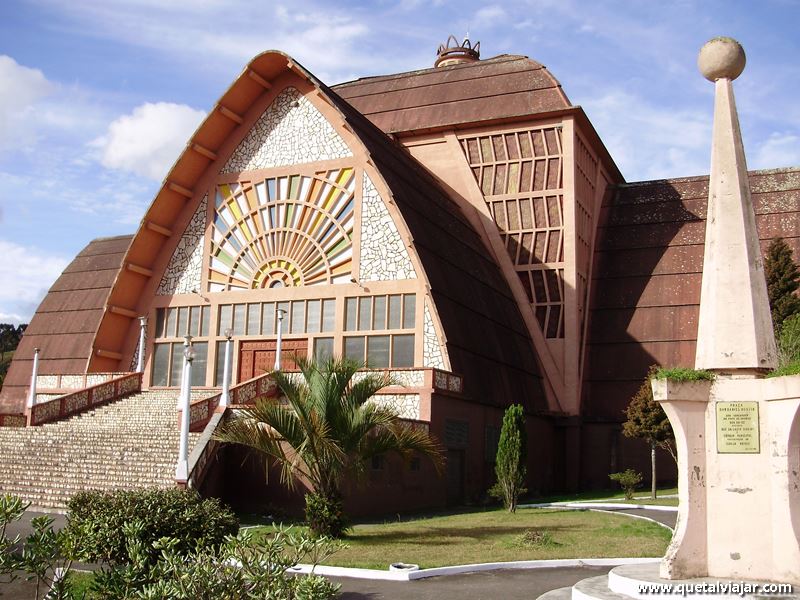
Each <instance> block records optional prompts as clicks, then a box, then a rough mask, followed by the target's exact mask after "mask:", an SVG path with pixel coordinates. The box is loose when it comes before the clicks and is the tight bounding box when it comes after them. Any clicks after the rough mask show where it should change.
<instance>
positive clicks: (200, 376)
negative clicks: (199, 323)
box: [192, 342, 208, 387]
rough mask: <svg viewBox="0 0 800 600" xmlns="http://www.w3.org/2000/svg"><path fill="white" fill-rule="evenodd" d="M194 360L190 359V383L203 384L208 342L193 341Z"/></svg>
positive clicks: (204, 381)
mask: <svg viewBox="0 0 800 600" xmlns="http://www.w3.org/2000/svg"><path fill="white" fill-rule="evenodd" d="M192 348H193V349H194V360H192V385H193V386H195V387H197V386H203V385H205V384H206V365H207V364H208V343H207V342H195V343H193V344H192Z"/></svg>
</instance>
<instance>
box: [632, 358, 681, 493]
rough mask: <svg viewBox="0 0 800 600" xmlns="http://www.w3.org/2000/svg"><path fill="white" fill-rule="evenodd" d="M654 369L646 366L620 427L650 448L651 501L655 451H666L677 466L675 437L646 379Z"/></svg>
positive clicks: (654, 476)
mask: <svg viewBox="0 0 800 600" xmlns="http://www.w3.org/2000/svg"><path fill="white" fill-rule="evenodd" d="M656 370H657V367H655V366H653V367H650V370H649V371H648V373H647V377H646V378H645V380H644V382H643V383H642V386H641V387H640V388H639V391H637V392H636V395H634V397H633V398H632V399H631V402H630V404H628V408H626V409H625V411H624V412H625V416H626V417H627V421H625V422H624V423H623V424H622V433H624V434H625V436H626V437H631V438H641V439H644V440H646V441H647V442H648V444H649V445H650V467H651V475H652V484H651V489H650V495H651V496H652V497H653V498H655V497H656V495H657V492H656V448H663V449H664V450H666V451H667V452H669V454H670V456H672V459H673V460H674V461H675V462H676V463H677V462H678V458H677V455H676V450H675V434H674V433H673V431H672V425H670V422H669V419H668V418H667V414H666V413H665V412H664V409H663V408H661V405H660V404H659V403H658V402H656V401H655V400H654V399H653V389H652V388H651V387H650V379H651V378H652V376H653V375H654V374H655V372H656Z"/></svg>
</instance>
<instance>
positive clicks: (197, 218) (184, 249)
mask: <svg viewBox="0 0 800 600" xmlns="http://www.w3.org/2000/svg"><path fill="white" fill-rule="evenodd" d="M207 205H208V194H206V195H205V196H204V197H203V200H202V201H201V202H200V206H198V207H197V210H196V211H195V213H194V216H193V217H192V220H191V221H190V222H189V226H188V227H187V228H186V231H185V232H184V234H183V237H181V241H180V242H178V247H177V248H175V252H174V253H173V255H172V259H170V261H169V265H167V269H166V270H165V271H164V276H163V277H162V278H161V283H159V285H158V290H156V294H157V295H158V296H171V295H172V294H190V293H191V292H192V290H197V291H200V281H201V272H202V267H203V243H204V238H205V236H204V233H205V228H206V208H207Z"/></svg>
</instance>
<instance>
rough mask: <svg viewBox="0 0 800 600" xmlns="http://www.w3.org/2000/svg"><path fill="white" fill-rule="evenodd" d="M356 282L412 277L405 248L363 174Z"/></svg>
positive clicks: (386, 210) (373, 187)
mask: <svg viewBox="0 0 800 600" xmlns="http://www.w3.org/2000/svg"><path fill="white" fill-rule="evenodd" d="M358 273H359V275H358V278H359V281H391V280H396V279H416V278H417V273H416V271H415V270H414V265H412V264H411V258H410V257H409V255H408V249H407V248H406V245H405V244H404V243H403V239H402V238H401V237H400V232H399V231H398V230H397V226H396V225H395V224H394V220H393V219H392V217H391V215H390V214H389V211H388V209H387V208H386V205H385V204H384V203H383V199H382V198H381V197H380V194H378V190H377V189H375V185H374V184H373V183H372V180H371V179H370V178H369V176H368V175H367V174H366V173H364V187H363V194H362V200H361V254H360V259H359V271H358Z"/></svg>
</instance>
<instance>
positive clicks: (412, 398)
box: [369, 394, 420, 421]
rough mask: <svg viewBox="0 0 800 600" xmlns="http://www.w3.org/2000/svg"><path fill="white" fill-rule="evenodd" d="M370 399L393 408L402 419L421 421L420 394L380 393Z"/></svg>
mask: <svg viewBox="0 0 800 600" xmlns="http://www.w3.org/2000/svg"><path fill="white" fill-rule="evenodd" d="M369 401H370V402H372V403H374V404H377V405H378V406H383V407H386V408H391V409H392V410H394V412H395V413H397V416H398V417H400V418H401V419H412V420H414V421H419V414H420V413H419V394H379V395H377V396H373V397H372V398H370V400H369Z"/></svg>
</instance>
